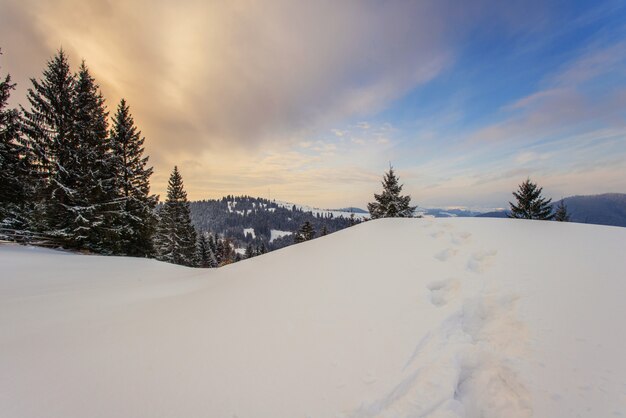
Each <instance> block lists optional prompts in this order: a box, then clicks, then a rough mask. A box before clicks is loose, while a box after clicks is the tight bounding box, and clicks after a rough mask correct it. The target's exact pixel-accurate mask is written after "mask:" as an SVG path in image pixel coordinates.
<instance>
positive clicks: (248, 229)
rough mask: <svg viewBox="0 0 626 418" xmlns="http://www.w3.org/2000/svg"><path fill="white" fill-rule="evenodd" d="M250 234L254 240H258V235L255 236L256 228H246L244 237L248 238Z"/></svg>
mask: <svg viewBox="0 0 626 418" xmlns="http://www.w3.org/2000/svg"><path fill="white" fill-rule="evenodd" d="M248 234H250V235H252V238H256V235H255V234H254V228H244V229H243V235H244V236H246V235H248Z"/></svg>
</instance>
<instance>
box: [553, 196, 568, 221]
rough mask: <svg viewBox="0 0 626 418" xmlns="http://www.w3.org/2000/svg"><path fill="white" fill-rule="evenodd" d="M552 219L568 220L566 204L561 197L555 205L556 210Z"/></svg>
mask: <svg viewBox="0 0 626 418" xmlns="http://www.w3.org/2000/svg"><path fill="white" fill-rule="evenodd" d="M554 220H555V221H557V222H569V221H570V216H569V212H568V211H567V205H566V204H565V199H561V201H560V202H559V204H558V205H557V207H556V212H554Z"/></svg>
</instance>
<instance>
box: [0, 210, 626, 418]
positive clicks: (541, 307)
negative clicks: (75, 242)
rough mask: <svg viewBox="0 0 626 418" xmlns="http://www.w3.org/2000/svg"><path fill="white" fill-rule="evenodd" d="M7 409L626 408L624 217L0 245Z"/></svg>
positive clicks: (588, 411) (1, 384)
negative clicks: (104, 247)
mask: <svg viewBox="0 0 626 418" xmlns="http://www.w3.org/2000/svg"><path fill="white" fill-rule="evenodd" d="M0 265H1V266H2V269H1V273H0V371H1V373H0V416H2V417H19V418H26V417H37V418H41V417H63V418H71V417H76V418H83V417H164V418H165V417H168V418H169V417H186V418H190V417H240V418H243V417H272V418H275V417H286V418H287V417H288V418H292V417H530V416H535V417H574V416H584V417H612V416H626V358H625V353H626V335H625V332H624V330H625V325H624V319H626V303H625V302H624V296H625V295H626V229H622V228H615V227H600V226H589V225H578V224H560V223H556V222H535V221H517V220H501V219H471V218H465V219H400V220H379V221H372V222H367V223H365V224H361V225H358V226H356V227H354V228H349V229H347V230H344V231H341V232H338V233H335V234H332V235H329V236H326V237H322V238H319V239H316V240H313V241H310V242H306V243H304V244H301V245H297V246H293V247H289V248H285V249H283V250H280V251H276V252H273V253H270V254H267V255H264V256H262V257H256V258H253V259H251V260H246V261H244V262H241V263H238V264H235V265H232V266H228V267H224V268H221V269H217V270H201V269H190V268H184V267H178V266H173V265H168V264H163V263H159V262H157V261H153V260H140V259H130V258H118V257H99V256H84V255H71V254H67V253H63V252H57V251H49V250H42V249H33V248H24V247H16V246H10V245H4V246H0Z"/></svg>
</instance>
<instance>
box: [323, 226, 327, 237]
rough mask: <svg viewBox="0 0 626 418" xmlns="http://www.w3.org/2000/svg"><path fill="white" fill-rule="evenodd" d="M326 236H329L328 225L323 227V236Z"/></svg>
mask: <svg viewBox="0 0 626 418" xmlns="http://www.w3.org/2000/svg"><path fill="white" fill-rule="evenodd" d="M326 235H328V228H326V225H324V226H323V227H322V236H326Z"/></svg>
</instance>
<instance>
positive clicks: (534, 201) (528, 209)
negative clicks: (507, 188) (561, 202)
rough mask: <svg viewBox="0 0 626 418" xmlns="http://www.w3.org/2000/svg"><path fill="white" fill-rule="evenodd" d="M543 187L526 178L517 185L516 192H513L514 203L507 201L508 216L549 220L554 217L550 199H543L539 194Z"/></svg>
mask: <svg viewBox="0 0 626 418" xmlns="http://www.w3.org/2000/svg"><path fill="white" fill-rule="evenodd" d="M542 191H543V188H541V187H538V186H537V185H536V184H535V183H533V182H531V181H530V179H526V181H524V182H523V183H522V184H520V185H519V187H518V190H517V192H513V196H515V199H516V204H513V203H512V202H509V205H510V207H511V212H510V213H509V215H508V217H509V218H517V219H538V220H550V219H552V218H554V214H553V213H552V206H551V205H550V203H551V202H552V199H547V200H546V199H545V198H544V197H542V196H541V192H542Z"/></svg>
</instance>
